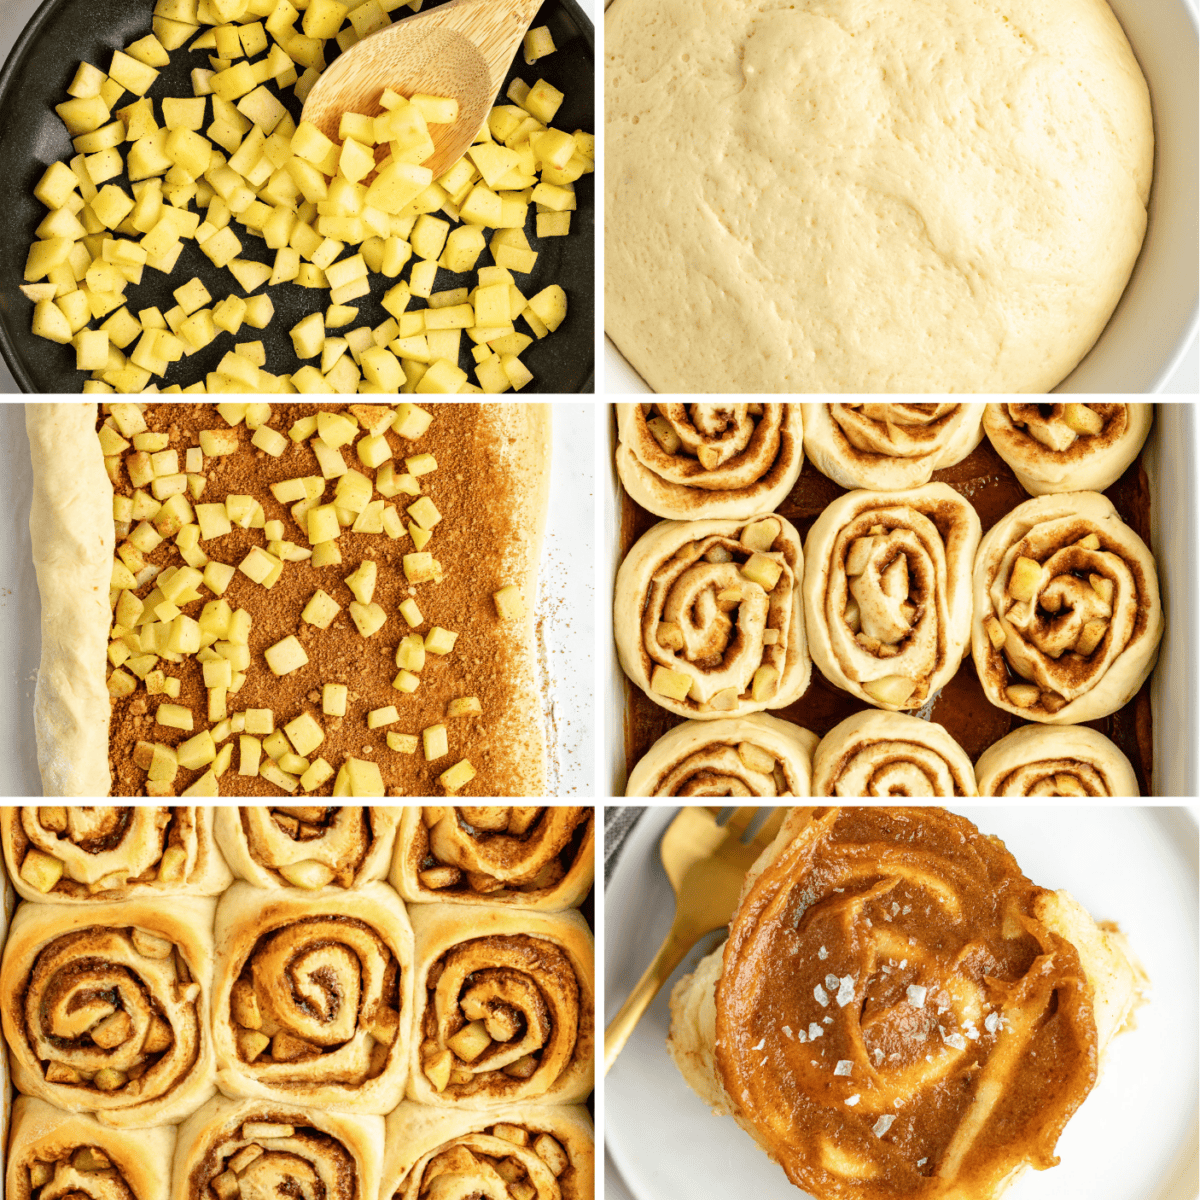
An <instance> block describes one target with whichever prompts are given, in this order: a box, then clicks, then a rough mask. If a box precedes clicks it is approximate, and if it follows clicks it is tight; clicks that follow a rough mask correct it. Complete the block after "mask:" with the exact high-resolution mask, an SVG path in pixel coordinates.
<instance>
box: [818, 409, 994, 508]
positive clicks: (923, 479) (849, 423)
mask: <svg viewBox="0 0 1200 1200" xmlns="http://www.w3.org/2000/svg"><path fill="white" fill-rule="evenodd" d="M807 408H808V412H807V413H805V417H804V449H805V450H806V451H807V452H808V456H809V458H811V459H812V461H813V465H814V466H815V467H816V468H817V470H818V471H820V472H821V474H822V475H828V476H829V478H830V479H832V480H833V481H834V482H835V483H840V484H841V485H842V487H844V488H870V489H871V490H873V491H878V492H891V491H899V490H901V489H903V488H914V487H919V486H920V485H921V484H923V483H928V481H929V477H930V476H931V475H932V474H933V472H934V471H936V470H939V469H940V468H942V467H951V466H953V465H954V464H955V463H957V462H961V461H962V460H963V459H964V458H966V457H967V455H968V454H970V453H971V451H972V450H974V449H975V447H976V446H978V445H979V442H980V440H981V439H982V438H983V430H982V429H981V428H980V422H981V421H982V419H983V409H984V406H983V405H982V404H810V405H807Z"/></svg>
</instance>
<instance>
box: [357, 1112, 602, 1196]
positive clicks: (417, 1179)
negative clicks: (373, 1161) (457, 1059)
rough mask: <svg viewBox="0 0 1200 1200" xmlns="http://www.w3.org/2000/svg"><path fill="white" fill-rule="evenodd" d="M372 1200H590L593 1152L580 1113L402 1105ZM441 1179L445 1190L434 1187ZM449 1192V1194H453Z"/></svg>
mask: <svg viewBox="0 0 1200 1200" xmlns="http://www.w3.org/2000/svg"><path fill="white" fill-rule="evenodd" d="M386 1124H387V1149H386V1152H385V1157H384V1167H383V1186H382V1188H381V1189H380V1200H438V1198H439V1197H442V1196H445V1195H446V1194H447V1193H448V1192H449V1193H451V1194H453V1195H456V1196H474V1195H476V1194H478V1195H480V1196H486V1197H488V1200H592V1198H593V1196H594V1194H595V1187H594V1172H595V1149H594V1145H593V1138H594V1134H593V1131H592V1122H591V1118H589V1116H588V1114H587V1110H586V1109H584V1108H576V1107H574V1106H571V1105H565V1104H544V1105H539V1104H520V1105H513V1106H510V1107H508V1108H500V1109H494V1110H491V1111H489V1112H466V1111H463V1110H460V1109H444V1108H443V1109H438V1108H429V1107H427V1106H426V1105H422V1104H413V1103H412V1102H411V1101H407V1100H406V1101H405V1102H404V1103H403V1104H401V1105H400V1107H399V1108H398V1109H396V1111H395V1112H394V1113H391V1114H389V1116H388V1118H387V1122H386ZM447 1176H448V1177H449V1179H450V1180H451V1181H452V1183H449V1182H448V1183H437V1182H436V1180H438V1179H439V1178H445V1177H447ZM454 1189H457V1190H454Z"/></svg>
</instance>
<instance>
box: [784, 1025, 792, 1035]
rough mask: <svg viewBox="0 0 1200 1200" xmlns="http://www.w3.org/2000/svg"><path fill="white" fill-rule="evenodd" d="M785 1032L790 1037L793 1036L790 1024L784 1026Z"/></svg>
mask: <svg viewBox="0 0 1200 1200" xmlns="http://www.w3.org/2000/svg"><path fill="white" fill-rule="evenodd" d="M783 1032H784V1033H785V1034H786V1035H787V1036H788V1037H791V1036H792V1027H791V1026H790V1025H785V1026H784V1027H783Z"/></svg>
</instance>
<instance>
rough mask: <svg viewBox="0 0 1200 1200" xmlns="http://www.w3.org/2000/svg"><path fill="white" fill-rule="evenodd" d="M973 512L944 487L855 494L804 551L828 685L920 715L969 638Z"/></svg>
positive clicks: (810, 614) (809, 612)
mask: <svg viewBox="0 0 1200 1200" xmlns="http://www.w3.org/2000/svg"><path fill="white" fill-rule="evenodd" d="M979 534H980V527H979V517H978V516H977V515H976V513H975V510H974V508H972V507H971V505H970V504H968V503H967V501H965V500H964V499H963V498H962V497H961V496H960V495H959V494H958V493H957V492H955V491H954V490H952V489H951V488H948V487H947V486H946V485H945V484H944V483H927V484H925V486H924V487H919V488H914V489H913V490H911V491H906V492H848V493H847V494H846V495H844V496H842V497H840V498H839V499H837V500H835V501H834V502H833V503H832V504H830V505H829V506H828V507H826V508H825V510H824V511H823V512H822V513H821V515H820V516H819V517H818V518H817V520H816V523H815V524H814V525H813V527H812V529H811V530H810V531H809V534H808V539H807V541H806V542H805V544H804V588H803V590H804V622H805V632H806V633H807V635H808V644H809V652H810V653H811V654H812V657H813V661H814V662H815V663H816V664H817V666H818V667H819V668H820V669H821V672H822V673H823V674H824V675H825V677H826V678H827V679H828V680H829V681H830V682H831V683H833V684H835V685H836V686H837V687H840V688H842V689H843V690H845V691H847V692H850V693H852V694H853V695H855V696H858V697H859V698H860V699H862V700H865V701H867V703H868V704H874V705H877V706H878V707H880V708H887V709H891V710H893V711H896V710H900V709H915V708H920V707H921V706H922V705H924V704H925V703H926V702H927V701H929V700H930V699H932V698H933V697H934V696H935V695H936V694H937V692H938V691H939V690H940V689H941V688H942V687H943V686H944V685H945V684H946V683H947V682H949V680H950V679H951V678H952V677H953V676H954V673H955V672H956V671H957V670H958V668H959V665H960V664H961V663H962V660H963V658H965V657H966V653H967V646H968V645H969V643H970V640H971V564H972V562H973V561H974V558H975V551H976V549H977V548H978V546H979Z"/></svg>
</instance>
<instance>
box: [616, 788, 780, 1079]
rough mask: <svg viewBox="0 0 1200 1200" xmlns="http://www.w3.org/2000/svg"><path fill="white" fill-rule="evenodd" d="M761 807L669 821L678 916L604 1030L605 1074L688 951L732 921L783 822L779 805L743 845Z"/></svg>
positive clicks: (685, 813)
mask: <svg viewBox="0 0 1200 1200" xmlns="http://www.w3.org/2000/svg"><path fill="white" fill-rule="evenodd" d="M757 811H758V810H757V809H756V808H739V809H736V810H735V811H734V813H733V816H731V817H730V818H729V820H728V821H726V822H725V824H724V825H718V824H717V814H718V813H719V812H720V809H719V808H684V809H682V810H681V811H680V812H679V815H678V816H676V817H675V819H674V820H673V821H672V822H671V824H670V825H669V826H667V831H666V833H664V834H663V839H662V843H661V845H660V847H659V852H660V854H661V855H662V864H663V867H664V868H665V869H666V872H667V878H668V879H669V880H670V881H671V887H672V889H674V892H675V920H674V921H673V922H672V923H671V931H670V933H668V934H667V937H666V940H665V941H664V942H663V944H662V946H661V947H660V948H659V951H658V953H657V954H656V955H655V956H654V959H653V961H652V962H651V963H650V965H649V966H648V967H647V968H646V970H645V972H644V974H643V975H642V977H641V979H639V980H638V981H637V984H636V986H635V987H634V989H633V991H632V992H630V993H629V996H628V998H627V999H626V1000H625V1003H624V1004H622V1005H621V1008H620V1011H619V1012H618V1013H617V1015H616V1016H615V1017H613V1019H612V1020H611V1021H610V1022H609V1024H608V1028H607V1029H606V1030H605V1031H604V1073H605V1074H606V1075H607V1074H608V1070H609V1068H610V1067H611V1066H612V1065H613V1063H614V1062H616V1061H617V1055H618V1054H620V1053H621V1049H622V1047H623V1046H624V1045H625V1043H626V1041H627V1040H628V1039H629V1035H630V1034H631V1033H632V1032H633V1027H634V1026H635V1025H636V1024H637V1023H638V1021H639V1020H641V1017H642V1014H643V1013H644V1012H645V1011H646V1009H647V1008H648V1007H649V1006H650V1001H651V1000H653V999H654V997H655V996H656V995H657V994H658V990H659V988H661V987H662V985H663V984H664V983H666V981H667V980H668V979H669V978H670V977H671V972H672V971H674V970H675V968H676V967H677V966H679V964H680V963H681V962H682V961H683V959H684V956H685V955H686V954H687V952H688V951H689V950H690V949H691V948H692V947H693V946H694V945H695V944H696V943H697V942H698V941H699V940H700V939H701V938H702V937H703V936H704V935H705V934H706V933H711V932H712V931H713V930H714V929H720V928H721V926H723V925H728V924H729V918H730V916H731V915H732V913H733V906H734V904H735V903H736V902H737V898H738V893H739V892H740V891H741V887H742V883H743V881H744V880H745V878H746V872H747V871H748V870H749V869H750V866H751V865H752V864H753V862H754V860H755V859H756V858H758V856H759V855H760V854H761V853H762V852H763V850H765V849H766V848H767V846H769V845H770V844H771V841H772V840H773V838H774V837H775V835H776V834H777V833H778V832H779V828H780V826H781V825H782V824H783V814H784V810H783V809H782V808H777V809H775V810H774V812H772V814H771V816H770V817H769V818H768V819H767V821H766V823H765V824H764V825H763V827H762V828H761V829H760V830H759V831H758V833H757V834H756V835H755V836H754V838H753V839H752V840H751V841H749V842H747V843H746V844H745V845H743V844H742V837H743V836H744V835H745V832H746V830H747V829H749V828H750V823H751V822H752V821H753V820H754V814H755V813H756V812H757Z"/></svg>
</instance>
